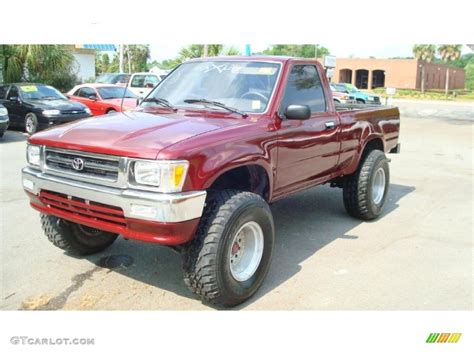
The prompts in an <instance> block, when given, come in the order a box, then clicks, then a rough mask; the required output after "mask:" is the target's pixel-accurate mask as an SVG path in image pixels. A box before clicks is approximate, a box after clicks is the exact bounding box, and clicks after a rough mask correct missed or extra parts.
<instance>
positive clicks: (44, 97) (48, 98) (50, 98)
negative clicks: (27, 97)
mask: <svg viewBox="0 0 474 355" xmlns="http://www.w3.org/2000/svg"><path fill="white" fill-rule="evenodd" d="M44 99H46V100H53V99H54V100H55V99H60V97H57V96H42V97H40V100H44Z"/></svg>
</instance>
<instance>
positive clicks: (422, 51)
mask: <svg viewBox="0 0 474 355" xmlns="http://www.w3.org/2000/svg"><path fill="white" fill-rule="evenodd" d="M435 53H436V46H435V45H434V44H415V45H414V46H413V55H414V56H415V58H416V59H418V60H420V61H421V93H422V94H424V93H425V62H426V63H430V62H431V61H432V60H433V58H434V56H435Z"/></svg>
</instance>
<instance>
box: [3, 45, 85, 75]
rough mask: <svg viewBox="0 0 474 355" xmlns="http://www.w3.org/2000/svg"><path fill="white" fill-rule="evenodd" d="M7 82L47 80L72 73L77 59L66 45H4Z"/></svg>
mask: <svg viewBox="0 0 474 355" xmlns="http://www.w3.org/2000/svg"><path fill="white" fill-rule="evenodd" d="M2 52H3V57H4V73H5V77H4V79H5V82H10V83H11V82H16V81H26V80H28V81H41V82H46V81H48V80H50V79H52V78H56V77H58V76H60V75H62V74H70V73H71V72H73V71H74V69H76V68H75V64H76V62H75V59H74V56H73V55H72V52H71V50H70V49H69V48H68V47H67V46H65V45H46V44H27V45H3V46H2Z"/></svg>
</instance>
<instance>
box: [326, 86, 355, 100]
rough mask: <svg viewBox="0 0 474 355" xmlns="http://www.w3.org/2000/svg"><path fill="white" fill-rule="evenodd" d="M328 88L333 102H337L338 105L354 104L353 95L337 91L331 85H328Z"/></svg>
mask: <svg viewBox="0 0 474 355" xmlns="http://www.w3.org/2000/svg"><path fill="white" fill-rule="evenodd" d="M329 87H330V89H331V94H332V98H333V100H334V102H337V103H338V104H353V103H356V100H355V97H354V96H353V95H349V94H346V93H344V92H339V91H337V89H336V87H335V86H334V85H333V84H329Z"/></svg>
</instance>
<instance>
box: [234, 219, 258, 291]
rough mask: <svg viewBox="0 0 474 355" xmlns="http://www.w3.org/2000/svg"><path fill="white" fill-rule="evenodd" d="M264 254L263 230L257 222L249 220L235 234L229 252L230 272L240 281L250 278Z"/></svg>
mask: <svg viewBox="0 0 474 355" xmlns="http://www.w3.org/2000/svg"><path fill="white" fill-rule="evenodd" d="M262 256H263V231H262V228H261V227H260V225H259V224H258V223H256V222H253V221H251V222H247V223H245V224H244V225H242V226H241V227H240V228H239V230H238V231H237V233H236V234H235V236H234V238H233V240H232V243H231V247H230V252H229V257H230V272H231V274H232V276H233V277H234V279H236V280H237V281H239V282H243V281H247V280H248V279H250V278H251V277H252V276H253V274H255V271H257V269H258V266H259V265H260V261H261V260H262Z"/></svg>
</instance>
